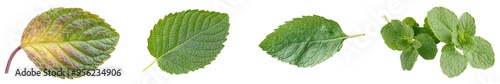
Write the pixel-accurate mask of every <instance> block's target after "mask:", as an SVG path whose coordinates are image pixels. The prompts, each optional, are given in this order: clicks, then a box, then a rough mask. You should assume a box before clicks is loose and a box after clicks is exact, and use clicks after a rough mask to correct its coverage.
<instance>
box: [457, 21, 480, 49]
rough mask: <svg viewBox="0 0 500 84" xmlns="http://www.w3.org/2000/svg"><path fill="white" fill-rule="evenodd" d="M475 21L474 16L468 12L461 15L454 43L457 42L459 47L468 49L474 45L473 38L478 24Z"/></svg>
mask: <svg viewBox="0 0 500 84" xmlns="http://www.w3.org/2000/svg"><path fill="white" fill-rule="evenodd" d="M474 22H475V21H474V18H473V17H472V16H471V15H470V14H469V13H467V12H465V13H464V14H462V16H461V17H460V19H459V24H458V27H457V30H456V31H455V32H454V33H453V43H455V44H456V46H457V47H458V48H459V49H462V50H467V49H469V48H470V47H473V45H474V41H473V38H474V34H475V33H476V25H475V23H474Z"/></svg>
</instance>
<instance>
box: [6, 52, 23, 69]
mask: <svg viewBox="0 0 500 84" xmlns="http://www.w3.org/2000/svg"><path fill="white" fill-rule="evenodd" d="M19 50H21V46H18V47H17V48H16V49H15V50H14V51H13V52H12V54H10V57H9V61H7V66H6V67H5V74H7V73H9V68H10V62H12V59H14V56H15V55H16V53H17V51H19Z"/></svg>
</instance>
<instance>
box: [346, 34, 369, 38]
mask: <svg viewBox="0 0 500 84" xmlns="http://www.w3.org/2000/svg"><path fill="white" fill-rule="evenodd" d="M360 36H365V34H355V35H350V36H347V38H355V37H360Z"/></svg>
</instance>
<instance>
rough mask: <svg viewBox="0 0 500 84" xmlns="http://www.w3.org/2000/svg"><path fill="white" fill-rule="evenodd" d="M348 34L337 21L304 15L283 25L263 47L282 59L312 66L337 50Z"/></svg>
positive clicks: (295, 63) (299, 64)
mask: <svg viewBox="0 0 500 84" xmlns="http://www.w3.org/2000/svg"><path fill="white" fill-rule="evenodd" d="M346 38H347V35H345V34H344V32H343V31H342V29H341V28H340V26H339V24H338V23H337V22H335V21H333V20H329V19H326V18H324V17H321V16H317V15H313V16H303V17H301V18H294V19H293V20H292V21H287V22H285V24H283V25H280V26H279V27H278V28H277V29H275V30H274V32H273V33H271V34H269V35H267V37H266V38H265V39H264V40H263V41H262V42H261V43H260V44H259V47H260V48H261V49H262V50H264V51H266V53H267V54H269V55H271V56H272V57H274V58H277V59H278V60H280V61H282V62H286V63H289V64H292V65H295V66H298V67H312V66H314V65H317V64H319V63H321V62H323V61H325V60H327V59H328V58H330V57H332V55H333V54H335V53H337V52H338V51H339V50H340V49H341V48H342V43H343V41H344V40H345V39H346Z"/></svg>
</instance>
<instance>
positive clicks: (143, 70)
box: [142, 59, 158, 72]
mask: <svg viewBox="0 0 500 84" xmlns="http://www.w3.org/2000/svg"><path fill="white" fill-rule="evenodd" d="M156 60H158V59H155V61H153V62H151V64H149V65H148V66H147V67H146V68H144V69H142V72H145V71H146V70H147V69H148V68H149V67H151V65H153V64H155V63H156Z"/></svg>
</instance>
